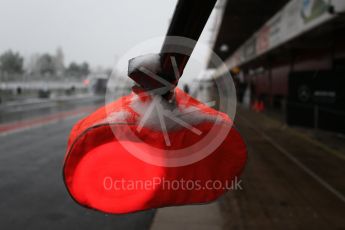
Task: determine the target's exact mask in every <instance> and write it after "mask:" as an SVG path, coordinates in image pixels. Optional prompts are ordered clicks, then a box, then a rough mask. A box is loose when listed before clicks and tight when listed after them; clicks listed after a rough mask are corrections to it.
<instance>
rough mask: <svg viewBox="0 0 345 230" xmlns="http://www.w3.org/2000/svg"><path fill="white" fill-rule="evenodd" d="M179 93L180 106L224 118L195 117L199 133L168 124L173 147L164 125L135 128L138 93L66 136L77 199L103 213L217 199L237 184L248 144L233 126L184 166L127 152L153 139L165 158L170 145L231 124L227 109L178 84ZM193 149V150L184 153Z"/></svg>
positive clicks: (68, 179)
mask: <svg viewBox="0 0 345 230" xmlns="http://www.w3.org/2000/svg"><path fill="white" fill-rule="evenodd" d="M175 95H176V96H175V98H176V106H177V107H178V108H180V107H181V108H182V107H183V108H187V109H188V108H192V107H194V108H198V109H199V112H200V114H202V115H205V116H208V117H211V118H215V117H218V118H220V122H219V121H218V122H214V121H213V120H212V119H204V120H202V121H201V122H194V123H193V125H192V126H193V127H194V128H195V129H198V130H200V131H201V132H202V134H201V135H197V134H195V133H193V132H191V131H190V130H189V129H186V128H184V127H182V128H179V129H172V130H170V129H168V134H169V137H170V140H171V146H167V145H166V142H165V139H164V135H163V132H162V131H161V130H158V129H154V128H152V127H151V128H150V126H144V127H142V129H141V130H140V132H138V131H137V129H138V122H139V121H140V120H141V119H142V117H141V115H140V113H138V112H136V111H135V110H133V108H132V105H131V103H133V100H134V98H135V97H137V95H136V94H135V93H131V94H130V95H128V96H125V97H122V98H120V99H119V100H117V101H115V102H113V103H110V104H108V105H106V106H105V107H102V108H100V109H99V110H97V111H96V112H94V113H93V114H91V115H89V116H88V117H86V118H84V119H83V120H81V121H79V122H78V123H77V124H76V125H75V126H74V128H73V130H72V131H71V134H70V138H69V141H68V147H67V154H66V157H65V162H64V169H63V176H64V181H65V185H66V187H67V189H68V191H69V193H70V195H71V196H72V197H73V198H74V200H75V201H76V202H78V203H79V204H80V205H83V206H86V207H88V208H92V209H96V210H99V211H102V212H106V213H114V214H122V213H130V212H135V211H140V210H145V209H151V208H159V207H164V206H172V205H185V204H195V203H206V202H210V201H214V200H215V199H217V198H218V197H220V196H221V195H222V194H224V193H225V192H226V191H227V190H229V189H230V188H231V186H232V185H234V184H232V182H233V181H234V179H235V178H236V177H237V176H238V175H239V174H240V173H241V171H242V170H243V168H244V165H245V162H246V146H245V144H244V142H243V140H242V138H241V136H240V135H239V133H238V132H237V131H236V129H235V128H234V127H232V128H231V129H230V131H229V132H228V133H227V135H226V137H225V139H224V140H221V143H220V145H219V146H217V147H216V148H215V150H213V151H212V153H211V154H209V155H208V156H206V157H204V158H202V159H200V160H198V161H196V162H193V163H191V164H186V165H184V166H179V167H168V166H164V165H154V164H150V163H147V162H144V161H142V160H141V159H138V158H137V157H135V156H134V155H133V154H131V153H130V152H129V151H128V148H127V146H128V145H132V146H133V147H138V148H140V149H143V148H145V146H146V145H147V144H149V145H151V146H154V147H155V148H158V149H161V150H162V151H161V152H159V154H161V155H160V157H163V159H164V157H165V154H167V153H168V150H178V149H185V148H187V147H189V146H191V145H193V144H195V143H198V142H199V141H201V139H202V138H204V137H205V135H207V134H208V133H209V132H210V130H211V129H212V127H216V129H219V130H220V129H222V128H224V127H225V126H228V125H231V120H230V119H229V118H228V116H227V115H226V114H224V113H221V112H218V111H216V110H214V109H212V108H210V107H207V106H205V105H204V104H202V103H200V102H198V101H197V100H195V99H193V98H191V97H190V96H189V95H188V94H186V93H184V92H183V91H181V90H179V89H177V88H176V89H175ZM137 98H138V97H137ZM138 100H140V102H142V103H145V102H147V100H151V99H150V97H143V96H140V97H139V99H138ZM123 111H126V114H129V116H127V117H124V118H122V119H123V121H119V120H117V121H116V122H112V123H111V124H109V123H108V122H107V116H108V121H109V116H113V115H114V114H120V113H123ZM108 114H112V115H108ZM195 120H198V119H197V117H195ZM114 130H116V132H121V133H124V134H126V133H128V132H133V133H135V134H136V135H137V137H138V138H139V139H140V140H141V141H133V140H132V139H130V138H128V139H126V135H123V137H122V138H121V137H120V138H119V137H118V136H115V135H114V133H113V132H114ZM196 150H198V149H196ZM191 153H193V151H188V152H185V153H182V155H183V154H187V155H188V154H191ZM167 155H168V154H167Z"/></svg>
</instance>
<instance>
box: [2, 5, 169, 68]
mask: <svg viewBox="0 0 345 230" xmlns="http://www.w3.org/2000/svg"><path fill="white" fill-rule="evenodd" d="M175 5H176V0H0V53H2V52H3V51H5V50H7V49H12V50H15V51H19V52H20V53H22V54H23V55H24V56H25V57H26V58H27V57H29V56H30V55H31V54H34V53H43V52H50V53H54V52H55V50H56V48H57V47H58V46H61V47H62V48H63V51H64V54H65V64H68V63H69V62H70V61H77V62H82V61H87V62H89V63H90V64H91V65H92V66H98V65H102V66H108V67H111V66H112V65H113V64H114V61H115V57H116V55H122V54H123V53H124V52H126V50H128V49H129V48H131V47H132V46H134V45H136V44H137V43H139V42H141V41H143V40H145V39H148V38H151V37H155V36H162V35H164V34H165V32H166V30H167V27H168V24H169V19H170V18H171V16H172V13H173V11H174V8H175Z"/></svg>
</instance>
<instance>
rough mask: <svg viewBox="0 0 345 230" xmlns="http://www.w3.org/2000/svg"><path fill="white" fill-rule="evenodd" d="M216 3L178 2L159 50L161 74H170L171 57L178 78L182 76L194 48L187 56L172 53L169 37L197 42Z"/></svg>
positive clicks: (192, 0)
mask: <svg viewBox="0 0 345 230" xmlns="http://www.w3.org/2000/svg"><path fill="white" fill-rule="evenodd" d="M216 2H217V0H179V1H178V3H177V6H176V8H175V12H174V15H173V18H172V20H171V23H170V26H169V29H168V32H167V34H166V36H167V38H166V39H165V41H164V43H163V46H162V49H161V55H162V67H163V72H168V73H169V72H171V70H172V66H171V56H174V57H175V59H176V62H177V66H178V70H179V73H180V76H181V75H182V73H183V69H184V67H185V66H186V65H187V62H188V60H189V57H190V55H191V54H192V52H193V49H194V47H192V48H191V49H190V50H189V53H188V54H176V53H172V52H170V50H169V42H168V40H169V36H179V37H185V38H189V39H193V40H194V41H198V39H199V37H200V35H201V32H202V31H203V29H204V27H205V25H206V22H207V20H208V18H209V16H210V14H211V12H212V10H213V8H214V6H215V4H216ZM187 52H188V51H187Z"/></svg>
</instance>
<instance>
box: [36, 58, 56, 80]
mask: <svg viewBox="0 0 345 230" xmlns="http://www.w3.org/2000/svg"><path fill="white" fill-rule="evenodd" d="M38 65H39V70H40V73H41V74H44V75H46V74H50V75H53V74H55V72H56V69H55V62H54V57H53V56H52V55H50V54H48V53H47V54H43V55H42V56H40V58H39V60H38Z"/></svg>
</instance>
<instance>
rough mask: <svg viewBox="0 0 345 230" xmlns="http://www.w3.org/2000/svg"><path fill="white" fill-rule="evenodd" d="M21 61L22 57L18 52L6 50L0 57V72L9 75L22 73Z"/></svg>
mask: <svg viewBox="0 0 345 230" xmlns="http://www.w3.org/2000/svg"><path fill="white" fill-rule="evenodd" d="M23 61H24V59H23V57H22V56H21V55H20V54H19V53H18V52H17V53H14V52H13V51H12V50H8V51H6V52H5V53H3V54H2V55H0V70H1V71H2V72H5V73H9V74H13V73H22V72H23Z"/></svg>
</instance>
